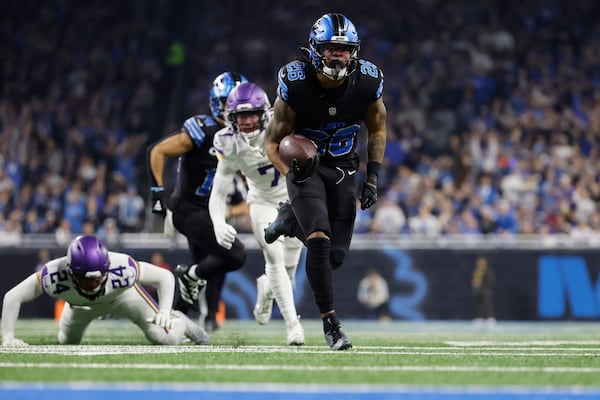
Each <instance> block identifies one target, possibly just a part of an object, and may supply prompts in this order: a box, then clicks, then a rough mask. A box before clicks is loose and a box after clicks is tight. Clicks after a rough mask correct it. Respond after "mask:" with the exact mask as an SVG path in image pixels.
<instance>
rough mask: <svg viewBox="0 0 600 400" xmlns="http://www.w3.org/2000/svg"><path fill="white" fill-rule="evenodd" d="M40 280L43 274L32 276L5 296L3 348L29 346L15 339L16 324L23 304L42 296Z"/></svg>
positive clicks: (3, 306)
mask: <svg viewBox="0 0 600 400" xmlns="http://www.w3.org/2000/svg"><path fill="white" fill-rule="evenodd" d="M40 280H41V274H40V273H39V272H36V273H34V274H31V275H29V276H28V277H27V278H25V279H24V280H23V281H21V283H19V284H18V285H17V286H15V287H13V288H12V289H10V290H9V291H8V292H6V294H5V295H4V301H3V303H2V345H3V346H13V347H18V346H27V343H25V342H24V341H22V340H20V339H17V338H15V324H16V323H17V319H18V318H19V312H20V311H21V304H23V303H27V302H29V301H31V300H33V299H36V298H37V297H39V296H40V295H41V294H42V285H41V283H40Z"/></svg>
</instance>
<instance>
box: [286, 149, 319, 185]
mask: <svg viewBox="0 0 600 400" xmlns="http://www.w3.org/2000/svg"><path fill="white" fill-rule="evenodd" d="M318 166H319V155H318V154H316V155H315V156H314V158H309V159H308V162H307V163H306V166H305V167H304V168H302V167H300V165H299V164H298V160H296V159H295V158H294V159H293V160H292V166H291V168H290V172H289V174H290V178H291V179H292V183H293V184H295V185H301V184H303V183H305V182H306V181H308V180H309V179H310V177H311V176H312V175H313V174H314V173H315V171H316V170H317V167H318Z"/></svg>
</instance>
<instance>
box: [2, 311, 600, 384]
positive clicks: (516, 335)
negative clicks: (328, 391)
mask: <svg viewBox="0 0 600 400" xmlns="http://www.w3.org/2000/svg"><path fill="white" fill-rule="evenodd" d="M303 324H304V327H305V330H306V334H307V343H306V345H305V346H303V347H289V346H286V345H285V332H284V327H283V322H281V321H278V320H275V321H272V322H271V323H270V324H269V325H267V326H259V325H257V324H256V323H254V322H253V321H244V322H240V321H227V322H226V323H225V325H224V326H223V328H222V329H220V330H219V331H217V332H216V333H214V334H213V335H212V336H211V340H212V344H211V345H210V346H193V345H180V346H177V347H169V346H151V345H148V343H147V342H146V341H145V339H144V337H143V336H142V334H141V332H140V331H139V330H138V329H137V328H136V327H135V326H133V325H132V324H131V323H130V322H127V321H114V320H105V321H95V322H94V323H93V324H92V325H91V326H90V328H89V329H88V332H87V334H86V336H85V339H84V343H83V345H81V346H57V345H55V343H56V341H55V336H56V331H57V325H56V323H55V322H54V321H50V320H20V321H19V322H18V324H17V335H16V336H17V337H19V338H21V339H24V340H26V341H27V342H29V343H30V344H32V346H30V347H28V348H23V349H11V348H0V353H1V360H2V361H1V362H0V366H1V367H2V368H0V381H3V382H65V380H67V381H69V382H74V381H78V382H103V383H106V382H111V383H112V382H115V383H122V382H127V383H131V382H138V383H139V382H151V383H157V382H168V383H174V382H180V383H236V384H239V383H252V384H254V383H271V384H280V383H290V384H292V383H293V384H342V385H343V384H355V385H356V384H359V385H398V384H401V385H434V386H435V385H444V386H448V385H450V386H455V385H456V386H458V387H468V386H481V385H493V386H504V385H511V386H512V385H517V386H527V387H530V386H540V387H548V386H551V387H553V386H556V387H588V388H594V389H598V388H599V387H600V324H597V323H514V322H498V323H497V324H496V325H495V326H486V325H481V326H480V325H475V324H473V323H472V322H450V323H446V322H422V323H408V322H392V323H378V322H359V321H350V322H346V323H345V325H344V329H345V331H346V333H347V334H348V336H349V337H350V338H351V339H352V340H353V342H354V345H355V346H354V348H353V349H351V350H349V351H344V352H333V351H330V350H329V349H328V348H327V347H326V346H325V342H324V340H323V335H322V333H321V326H320V322H319V321H303Z"/></svg>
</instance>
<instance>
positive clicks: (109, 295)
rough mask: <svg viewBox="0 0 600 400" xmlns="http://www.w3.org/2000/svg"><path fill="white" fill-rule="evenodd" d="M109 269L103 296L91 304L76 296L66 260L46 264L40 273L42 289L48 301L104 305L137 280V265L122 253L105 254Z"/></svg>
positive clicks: (79, 304) (110, 252)
mask: <svg viewBox="0 0 600 400" xmlns="http://www.w3.org/2000/svg"><path fill="white" fill-rule="evenodd" d="M108 257H109V259H110V268H109V270H108V277H107V280H106V284H105V287H104V291H103V293H102V294H101V295H100V296H98V297H97V298H96V299H94V300H90V299H88V298H86V297H84V296H82V295H80V294H79V292H78V291H77V289H76V287H75V283H74V282H73V278H72V277H71V274H69V271H68V267H67V257H61V258H57V259H55V260H52V261H50V262H48V263H47V264H46V265H45V266H44V268H43V269H42V280H41V284H42V289H43V290H44V293H46V294H47V295H49V296H50V297H54V298H57V299H62V300H64V301H66V302H68V303H69V304H72V305H75V306H91V305H94V304H107V303H110V302H111V301H113V300H114V299H115V298H116V297H117V296H119V295H120V294H121V293H123V292H124V291H125V290H127V289H129V288H130V287H132V286H133V285H134V284H135V283H136V282H137V279H138V276H139V265H138V263H137V262H136V261H135V260H134V259H133V258H131V257H130V256H128V255H127V254H123V253H114V252H112V251H109V252H108Z"/></svg>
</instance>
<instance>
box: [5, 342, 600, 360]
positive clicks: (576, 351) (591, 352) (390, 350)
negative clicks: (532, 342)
mask: <svg viewBox="0 0 600 400" xmlns="http://www.w3.org/2000/svg"><path fill="white" fill-rule="evenodd" d="M495 344H496V345H498V344H502V342H496V343H495ZM508 347H509V348H504V347H490V348H487V347H484V346H478V345H475V346H472V347H466V346H455V347H444V346H417V347H414V346H383V347H382V346H372V347H371V346H364V347H356V348H354V349H352V350H349V351H346V352H331V351H329V350H328V349H326V348H324V347H323V346H303V347H289V346H240V347H231V346H147V345H141V346H138V345H131V346H129V345H127V346H123V345H108V346H96V345H89V346H85V345H83V346H59V345H52V346H27V347H0V354H58V355H63V356H104V355H119V354H127V355H129V354H131V355H143V354H182V353H256V354H269V353H286V354H320V355H324V354H327V355H334V356H339V357H343V356H355V355H382V356H407V355H413V356H450V357H464V356H466V355H469V356H482V357H486V356H490V357H498V356H507V357H555V356H562V357H600V348H589V347H583V348H577V347H575V348H574V347H569V348H557V347H550V348H548V347H533V348H532V347H510V346H508Z"/></svg>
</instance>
